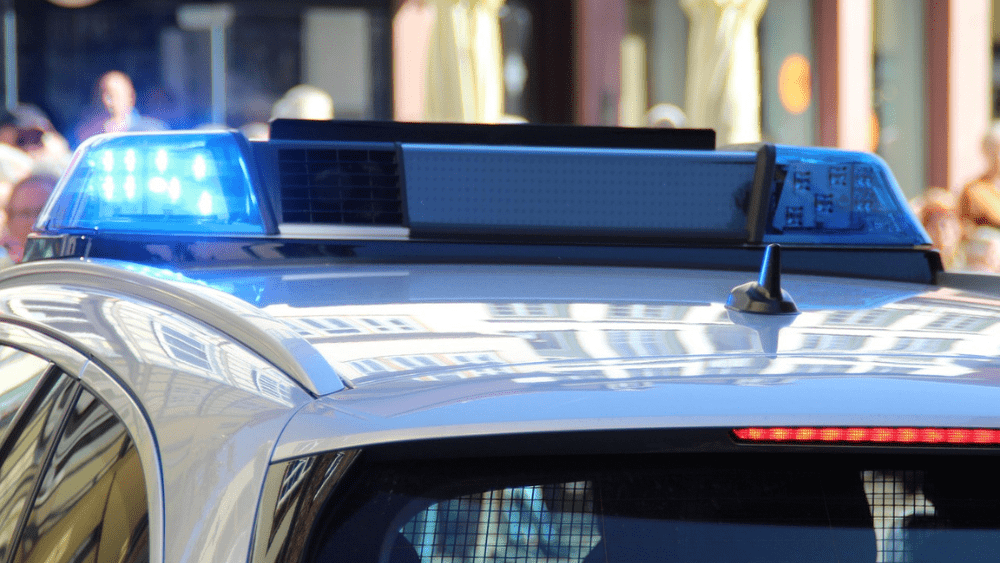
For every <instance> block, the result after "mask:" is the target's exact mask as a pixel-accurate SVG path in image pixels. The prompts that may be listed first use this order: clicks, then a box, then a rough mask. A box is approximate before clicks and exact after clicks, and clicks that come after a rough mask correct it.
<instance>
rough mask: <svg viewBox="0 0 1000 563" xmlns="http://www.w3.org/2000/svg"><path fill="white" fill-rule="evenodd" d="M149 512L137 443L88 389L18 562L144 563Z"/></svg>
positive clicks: (42, 490)
mask: <svg viewBox="0 0 1000 563" xmlns="http://www.w3.org/2000/svg"><path fill="white" fill-rule="evenodd" d="M147 518H148V509H147V504H146V489H145V483H144V481H143V473H142V467H141V466H140V464H139V455H138V452H137V451H136V449H135V445H134V444H133V442H132V440H131V438H130V437H129V435H128V432H127V431H126V429H125V427H124V425H123V424H122V423H121V421H119V420H118V419H117V418H116V417H115V415H114V414H113V413H112V412H111V411H110V410H109V409H108V408H107V407H106V406H104V404H102V403H101V402H100V401H98V400H96V399H95V398H94V396H93V395H91V394H90V393H89V392H87V391H86V390H84V391H83V392H82V393H81V394H80V398H79V400H78V401H77V403H76V404H75V405H74V407H73V409H72V411H71V412H70V414H69V418H68V420H67V421H66V428H65V430H64V432H63V434H62V436H60V438H59V441H58V442H57V444H56V448H55V451H54V454H53V456H52V462H51V463H50V465H49V467H48V469H47V470H46V472H45V475H44V477H43V478H42V481H41V484H40V486H39V489H38V495H37V496H36V497H35V501H34V503H33V507H32V511H31V514H30V515H29V516H28V521H27V524H26V526H25V528H24V532H23V534H22V536H21V543H20V544H19V545H18V547H17V552H16V555H15V557H14V559H13V561H15V562H22V561H46V562H47V563H59V562H69V561H99V562H102V563H116V562H128V561H144V560H147V559H148V557H149V545H148V535H147V534H148V522H147Z"/></svg>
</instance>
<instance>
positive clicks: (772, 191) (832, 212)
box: [36, 122, 930, 248]
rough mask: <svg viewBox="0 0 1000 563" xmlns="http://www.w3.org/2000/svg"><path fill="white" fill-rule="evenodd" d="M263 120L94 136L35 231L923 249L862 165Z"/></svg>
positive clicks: (901, 207)
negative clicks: (299, 129) (314, 130)
mask: <svg viewBox="0 0 1000 563" xmlns="http://www.w3.org/2000/svg"><path fill="white" fill-rule="evenodd" d="M275 125H276V127H275V130H276V132H277V135H274V134H273V135H272V140H271V141H268V142H254V143H250V142H248V141H246V139H245V138H243V137H242V136H241V135H239V134H237V133H233V132H184V133H177V132H171V133H158V134H125V135H105V136H100V137H97V138H95V139H93V140H91V141H89V142H87V143H86V144H84V146H82V147H81V148H80V149H78V152H77V154H76V156H75V161H74V164H73V165H72V166H71V168H70V170H69V171H68V172H67V174H66V175H65V177H64V178H63V179H62V181H61V182H60V184H59V186H58V187H57V191H56V193H55V194H54V196H53V198H52V199H51V201H50V203H49V205H48V207H47V208H46V209H45V210H44V211H43V213H42V215H41V216H40V217H39V220H38V223H37V226H36V229H37V230H38V231H39V232H40V233H43V234H47V235H60V234H77V235H78V234H81V233H83V234H90V235H92V236H93V235H95V234H97V235H99V233H144V234H149V233H162V234H183V235H192V236H203V237H218V236H239V237H260V238H269V239H284V238H299V239H301V238H310V239H322V238H333V239H366V238H367V239H378V238H382V239H385V238H389V239H397V240H460V241H470V240H476V241H488V240H504V241H512V240H514V241H516V240H522V241H523V240H537V241H548V242H559V243H581V242H583V243H595V242H596V243H601V244H659V243H671V244H678V243H684V244H720V243H721V244H742V245H762V244H767V243H781V244H785V245H821V246H838V245H839V246H851V247H873V246H874V247H911V248H912V247H916V246H921V245H929V244H930V239H929V238H928V236H927V234H926V233H925V232H924V230H923V228H922V227H921V226H920V224H919V222H918V221H917V220H916V218H915V216H914V215H913V213H912V211H911V210H910V208H909V206H908V205H907V203H906V201H905V199H904V197H903V194H902V192H901V191H900V189H899V187H898V186H897V184H896V182H895V180H894V179H893V177H892V174H891V173H890V172H889V169H888V167H887V166H886V164H885V163H884V162H883V161H882V160H881V159H880V158H878V157H877V156H874V155H871V154H866V153H857V152H844V151H839V150H833V149H823V148H796V147H785V146H777V147H775V146H773V145H759V146H752V147H734V148H732V149H723V150H714V149H712V148H711V147H706V146H703V145H704V143H702V146H698V147H697V148H694V149H692V148H683V147H678V146H671V145H670V144H669V143H666V144H665V145H662V146H650V144H651V143H646V142H645V141H644V142H643V143H642V146H639V147H635V146H627V145H628V143H626V142H622V141H621V140H620V139H618V138H617V137H614V138H613V137H612V136H608V137H604V138H600V136H599V135H598V136H596V137H598V138H597V140H596V141H594V142H588V141H587V140H586V137H587V135H588V134H592V133H593V131H594V130H593V129H592V128H577V129H574V130H573V131H575V132H577V135H579V136H580V137H575V138H573V139H572V140H571V141H570V142H564V141H565V139H566V138H568V137H566V136H563V137H562V138H554V137H553V136H552V135H550V134H549V133H551V131H552V130H553V129H551V128H544V127H541V126H521V125H517V126H513V125H512V126H471V125H455V126H451V125H447V126H443V125H441V124H435V125H429V126H422V125H421V124H396V125H386V126H384V127H382V128H380V129H378V133H379V134H378V135H375V136H369V137H365V136H364V135H362V136H361V137H358V136H357V135H354V136H351V135H337V134H336V132H337V131H342V130H344V129H343V128H344V127H345V124H343V123H340V124H337V125H334V126H331V127H334V128H332V129H329V130H328V131H332V132H333V133H331V134H329V135H326V136H323V135H315V134H314V135H310V136H299V137H296V136H294V135H282V134H281V132H282V131H283V130H286V131H287V130H291V131H294V130H295V128H294V127H292V126H293V125H294V122H284V123H283V122H277V123H276V124H275ZM347 126H349V124H348V125H347ZM309 127H324V126H322V125H310V126H309ZM366 127H369V128H370V127H371V126H370V125H366ZM449 127H452V128H451V129H449ZM338 128H339V129H338ZM598 129H602V130H604V131H607V130H608V129H610V128H598ZM558 130H559V131H568V130H569V129H568V128H560V129H558ZM320 131H327V130H325V129H320ZM428 131H430V132H431V133H433V134H430V133H428ZM395 133H398V135H396V134H395ZM616 134H618V133H616ZM643 134H645V135H650V133H649V132H648V130H645V131H644V133H643ZM664 134H666V133H664ZM394 135H395V136H394ZM581 137H582V138H583V139H584V140H582V141H581V140H580V138H581ZM650 138H653V137H650ZM653 144H654V145H655V143H653Z"/></svg>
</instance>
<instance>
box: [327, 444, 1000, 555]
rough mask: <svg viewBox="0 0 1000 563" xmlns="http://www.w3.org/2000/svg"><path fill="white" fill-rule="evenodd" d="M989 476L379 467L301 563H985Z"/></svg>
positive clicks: (712, 461) (717, 468)
mask: <svg viewBox="0 0 1000 563" xmlns="http://www.w3.org/2000/svg"><path fill="white" fill-rule="evenodd" d="M491 463H492V464H493V465H494V467H492V468H491V467H489V466H490V464H491ZM998 471H1000V463H998V462H997V461H996V460H992V459H988V458H983V457H970V458H963V459H961V460H959V459H958V458H956V457H940V458H931V457H920V458H918V457H909V456H907V457H906V458H903V457H902V456H900V457H894V458H885V457H883V458H861V457H850V458H845V459H842V458H840V457H834V456H823V457H820V456H801V455H800V456H780V455H774V456H769V457H757V456H747V455H741V456H739V457H737V456H729V457H726V456H690V455H689V456H666V455H663V456H618V457H616V458H614V459H609V458H603V459H601V458H571V459H567V460H566V461H560V460H557V459H556V460H553V459H547V460H540V459H505V460H499V459H497V460H493V461H492V462H490V461H488V460H487V461H482V462H480V461H471V460H449V461H443V462H409V463H404V464H398V465H397V464H395V463H389V464H385V465H383V464H382V463H379V464H372V465H368V466H364V467H356V468H354V469H352V472H353V476H352V477H349V478H348V480H347V481H345V483H344V484H345V485H346V488H345V489H344V490H342V493H343V494H342V495H339V496H338V497H334V498H336V500H335V501H334V502H335V503H336V504H335V506H337V508H335V509H333V510H331V511H330V512H328V514H327V519H326V521H325V522H321V524H320V528H319V531H320V533H319V534H318V535H317V537H318V538H321V539H320V540H319V541H320V543H321V544H322V545H321V546H319V548H318V549H317V550H316V551H314V552H313V559H312V560H314V561H328V560H343V561H352V562H355V563H363V562H370V563H437V562H441V561H447V562H448V563H463V562H468V563H501V562H502V563H534V562H538V561H546V562H550V563H551V562H555V561H558V562H561V563H646V562H648V563H654V562H656V563H661V562H684V563H697V562H704V563H727V562H732V563H736V562H741V563H744V562H761V563H763V562H768V563H777V562H789V563H791V562H801V561H809V562H830V563H834V562H837V563H846V562H859V563H860V562H865V563H875V562H876V561H915V562H916V561H986V560H990V561H995V557H996V554H997V553H1000V510H998V509H997V507H998V506H1000V484H998V482H997V479H996V477H995V476H996V475H997V474H998ZM331 558H333V559H331Z"/></svg>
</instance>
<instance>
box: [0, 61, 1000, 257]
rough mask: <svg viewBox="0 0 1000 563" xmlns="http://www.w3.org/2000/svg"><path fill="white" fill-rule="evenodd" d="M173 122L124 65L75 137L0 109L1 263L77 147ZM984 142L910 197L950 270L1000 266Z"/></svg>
mask: <svg viewBox="0 0 1000 563" xmlns="http://www.w3.org/2000/svg"><path fill="white" fill-rule="evenodd" d="M270 117H271V119H277V118H299V119H323V120H327V119H333V117H334V103H333V99H332V98H331V97H330V95H329V94H327V93H326V92H325V91H323V90H321V89H319V88H315V87H313V86H310V85H307V84H300V85H298V86H295V87H294V88H292V89H291V90H289V91H288V92H287V93H286V94H285V95H284V96H283V97H282V98H281V99H279V100H278V101H277V102H275V103H274V105H273V107H272V111H271V116H270ZM646 120H647V123H646V125H647V126H649V127H683V126H684V124H685V121H686V116H685V115H684V112H683V111H682V110H681V109H680V108H678V107H677V106H673V105H670V104H659V105H657V106H654V107H653V108H651V109H650V110H649V112H648V113H647V115H646ZM520 121H523V120H520ZM205 127H206V128H212V127H213V126H212V125H211V124H208V125H206V126H205ZM167 128H168V125H167V124H166V122H164V121H162V120H159V119H156V118H154V117H149V116H145V115H142V114H140V113H139V111H138V110H137V108H136V91H135V87H134V86H133V84H132V81H131V79H130V78H129V77H128V75H126V74H125V73H123V72H119V71H110V72H108V73H106V74H104V75H103V76H101V78H100V79H99V80H98V81H97V84H96V85H95V103H94V104H93V107H92V109H91V110H90V111H89V112H88V113H87V114H86V115H84V116H82V117H81V119H80V120H79V122H78V125H77V126H76V127H75V128H74V130H73V135H72V137H71V139H67V138H66V137H64V136H63V135H62V134H60V133H59V132H58V131H57V130H56V129H55V127H53V125H52V122H51V121H50V120H49V118H48V117H47V116H46V115H45V113H44V112H43V111H42V110H41V109H40V108H38V107H37V106H34V105H32V104H19V105H18V106H17V107H15V108H14V109H13V110H10V111H7V110H4V109H0V225H2V229H0V245H2V249H0V267H2V266H3V265H6V264H10V263H14V262H18V261H20V260H21V257H22V255H23V252H24V243H25V240H26V238H27V234H28V232H29V231H30V230H31V228H32V226H33V225H34V222H35V220H36V218H37V216H38V214H39V213H40V212H41V209H42V207H43V206H44V204H45V201H46V200H47V198H48V196H49V194H51V193H52V190H53V189H54V187H55V185H56V183H57V182H58V178H59V177H60V176H61V175H62V173H63V172H64V171H65V170H66V168H67V167H68V166H69V162H70V158H71V154H72V150H71V149H72V147H74V146H77V145H79V144H80V143H82V142H84V141H85V140H86V139H88V138H89V137H91V136H93V135H97V134H100V133H113V132H124V131H159V130H164V129H167ZM240 129H241V131H243V133H244V134H245V135H246V136H247V137H248V138H250V139H258V140H266V139H267V138H268V137H269V125H268V123H264V122H253V123H247V124H245V125H243V126H242V127H241V128H240ZM982 148H983V153H984V156H985V157H986V162H987V163H988V165H987V168H986V170H984V171H983V173H982V175H980V176H979V177H978V178H975V179H974V180H972V181H970V182H968V183H966V184H965V185H962V186H959V187H956V188H953V189H948V188H943V187H931V188H928V189H927V190H926V191H925V192H924V193H923V194H922V195H921V196H920V197H917V198H915V199H914V200H912V201H911V202H910V203H911V205H912V206H913V209H914V211H915V212H916V214H917V217H918V218H919V219H920V221H921V222H922V223H923V225H924V228H925V229H926V230H927V233H928V234H929V235H930V237H931V240H932V241H933V244H934V247H935V248H937V249H938V251H939V252H940V254H941V259H942V261H943V263H944V266H945V269H947V270H952V271H956V270H957V271H975V272H990V273H1000V122H998V123H997V124H996V125H994V127H993V128H992V129H991V130H990V131H989V133H988V134H987V135H986V136H985V138H984V140H983V147H982Z"/></svg>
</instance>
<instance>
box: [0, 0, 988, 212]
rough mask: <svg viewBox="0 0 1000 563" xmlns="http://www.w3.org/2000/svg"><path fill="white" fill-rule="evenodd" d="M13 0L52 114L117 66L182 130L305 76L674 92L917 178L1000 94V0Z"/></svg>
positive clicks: (963, 142)
mask: <svg viewBox="0 0 1000 563" xmlns="http://www.w3.org/2000/svg"><path fill="white" fill-rule="evenodd" d="M6 6H7V9H8V16H9V15H11V14H13V15H14V16H15V17H16V20H15V21H16V25H15V27H14V29H15V30H16V42H15V43H13V44H12V43H8V45H14V44H16V49H12V48H11V47H8V48H7V49H5V55H6V56H7V60H8V65H7V66H6V68H7V69H8V71H7V72H8V74H9V73H10V72H12V71H11V70H10V69H11V68H16V72H14V74H15V76H14V78H16V80H13V81H12V80H11V79H10V77H9V76H8V77H7V80H6V85H7V86H6V87H7V89H8V90H10V89H12V88H13V89H14V94H15V95H14V96H13V97H14V99H19V100H20V101H24V102H31V103H35V104H38V105H40V106H41V107H42V108H44V109H45V110H47V111H48V112H49V113H50V114H51V116H52V118H53V121H54V122H55V123H56V125H57V127H60V128H61V129H62V130H69V129H71V128H72V126H73V125H74V123H75V120H76V119H77V118H78V116H80V115H83V114H84V113H85V111H86V109H87V108H88V106H90V105H92V104H93V103H94V100H93V86H94V83H95V81H96V79H97V77H99V76H100V75H101V74H102V73H103V72H105V71H107V70H109V69H112V68H115V69H119V70H123V71H125V72H126V73H128V74H129V75H130V76H132V79H133V81H134V82H135V84H136V89H137V91H138V93H139V109H140V111H141V112H142V113H144V114H148V115H152V116H154V117H158V118H160V119H164V120H165V121H167V122H169V123H170V124H171V125H172V126H174V127H193V126H198V125H201V124H204V123H208V122H220V121H221V122H223V123H224V124H226V125H229V126H232V127H238V126H241V125H243V124H245V123H250V122H255V121H266V120H267V119H268V117H269V116H270V114H271V109H272V105H273V103H274V102H275V101H276V100H277V99H279V98H280V97H281V95H282V94H283V93H284V92H286V91H288V89H290V88H291V87H293V86H295V85H296V84H302V83H306V84H311V85H313V86H316V87H318V88H321V89H323V90H325V91H327V92H329V93H330V94H331V96H332V97H333V99H334V101H335V104H336V108H337V109H336V116H337V117H338V118H365V119H393V118H395V119H404V120H420V119H428V120H432V119H433V120H459V121H488V122H494V121H517V120H519V119H522V118H523V119H526V120H529V121H533V122H549V123H568V122H575V123H583V124H621V125H644V124H646V116H647V112H648V110H649V109H650V108H652V107H653V106H655V105H658V104H670V105H671V106H674V107H675V108H680V110H682V111H683V112H684V114H685V117H686V119H685V124H686V125H687V126H693V127H713V128H715V129H717V130H718V131H719V133H720V135H719V136H720V142H730V141H732V142H746V141H751V142H752V141H756V140H767V141H773V142H776V143H789V144H806V145H826V146H838V147H843V148H850V149H858V150H870V151H874V152H877V153H878V154H880V155H882V156H883V157H884V158H885V159H886V160H887V162H889V164H890V165H891V166H892V168H893V170H894V171H895V172H896V175H897V177H898V178H899V180H900V184H901V187H902V188H903V190H904V192H905V193H906V194H907V195H908V196H910V197H912V196H915V195H917V194H918V193H920V192H921V191H923V189H924V188H925V187H926V186H929V185H933V186H942V187H955V186H958V185H961V183H963V182H964V181H966V180H968V179H970V178H972V177H974V176H975V175H976V174H978V173H979V172H980V171H981V170H982V169H983V168H984V163H983V161H982V155H981V151H980V146H981V144H980V143H981V139H982V136H983V135H984V134H985V132H986V131H987V130H988V128H989V125H990V123H991V121H992V120H993V119H994V117H996V116H997V115H998V110H1000V107H998V106H1000V97H998V94H997V92H1000V88H998V82H1000V65H998V64H997V62H996V61H997V54H998V53H1000V34H998V30H1000V26H998V25H996V24H995V23H994V22H995V20H996V18H997V14H998V13H1000V0H282V1H281V2H271V1H261V0H230V1H228V2H213V1H208V0H202V1H201V2H196V3H191V2H185V1H180V0H96V1H95V0H77V1H73V0H59V1H55V0H47V1H42V0H8V1H7V3H6ZM74 6H76V7H74ZM223 8H224V9H223ZM219 10H221V11H219ZM206 14H207V15H206ZM212 14H217V15H218V14H222V15H224V16H225V17H222V18H216V19H213V16H212ZM8 21H11V20H9V19H8ZM12 53H13V57H11V54H12ZM12 58H13V60H14V61H15V62H16V66H15V67H11V65H10V64H9V61H10V60H11V59H12ZM220 81H221V82H220ZM220 88H221V93H220ZM11 98H12V96H11V95H10V93H9V92H8V95H7V99H8V101H9V100H10V99H11Z"/></svg>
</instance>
